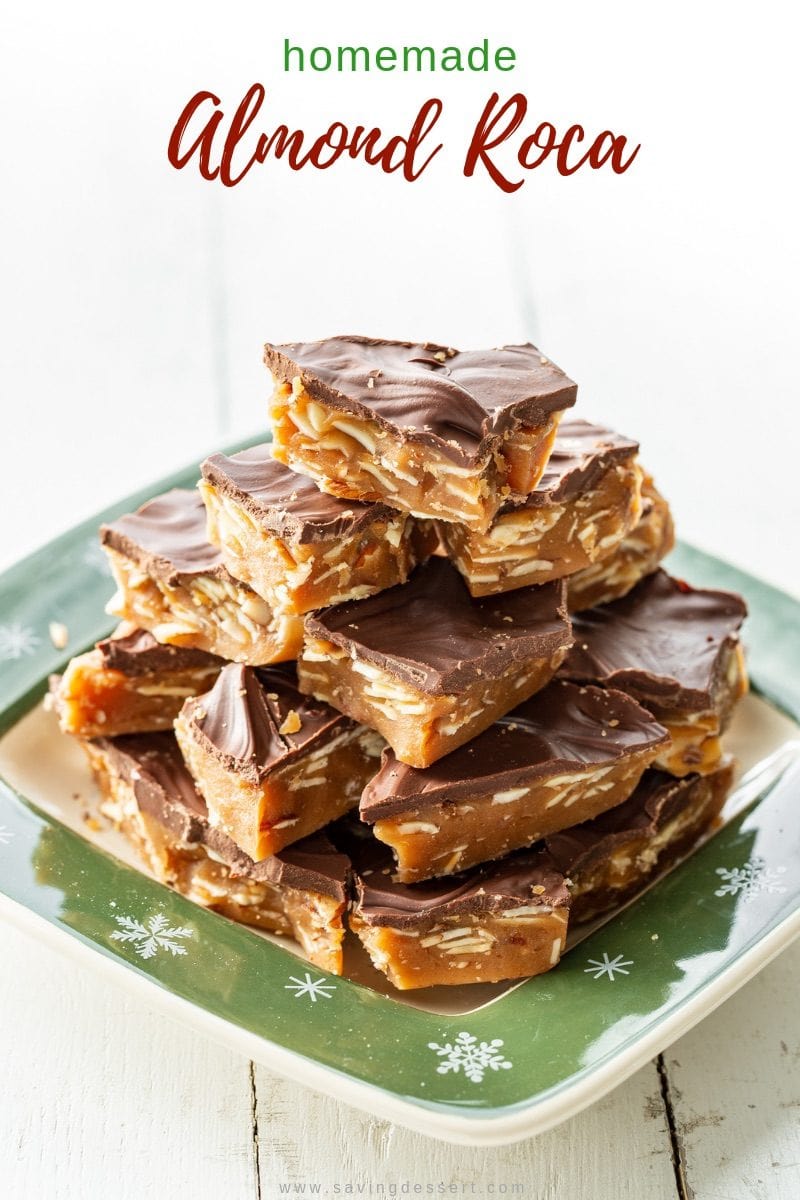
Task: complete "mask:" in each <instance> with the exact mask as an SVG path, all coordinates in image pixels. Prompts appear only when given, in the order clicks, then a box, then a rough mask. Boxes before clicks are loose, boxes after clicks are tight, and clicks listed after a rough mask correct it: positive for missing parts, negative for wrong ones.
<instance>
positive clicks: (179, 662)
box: [97, 629, 225, 676]
mask: <svg viewBox="0 0 800 1200" xmlns="http://www.w3.org/2000/svg"><path fill="white" fill-rule="evenodd" d="M97 649H98V650H99V651H100V653H101V654H102V656H103V665H104V666H106V667H108V669H109V670H111V671H121V672H122V674H123V675H133V676H135V675H149V674H152V673H153V672H157V671H182V670H191V668H193V667H199V668H207V669H209V670H210V669H211V668H212V667H215V666H218V667H221V666H222V665H223V663H224V661H225V660H224V659H222V658H218V657H217V655H216V654H208V653H207V651H205V650H193V649H191V648H190V647H189V646H165V645H162V643H161V642H157V641H156V639H155V638H154V637H153V635H152V633H150V632H149V631H148V630H146V629H134V630H133V631H132V632H131V633H126V634H124V635H123V636H122V637H110V638H104V639H103V640H102V641H101V642H98V643H97Z"/></svg>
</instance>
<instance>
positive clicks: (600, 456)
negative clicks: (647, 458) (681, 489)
mask: <svg viewBox="0 0 800 1200" xmlns="http://www.w3.org/2000/svg"><path fill="white" fill-rule="evenodd" d="M638 450H639V443H638V442H634V441H631V439H630V438H626V437H623V436H622V435H621V434H619V433H615V432H614V431H613V429H606V427H605V426H604V425H591V424H590V423H589V422H588V421H579V420H577V419H576V418H569V417H568V418H566V419H564V420H562V421H561V423H560V424H559V426H558V433H557V434H556V439H555V442H554V444H553V449H552V452H551V454H550V458H549V459H548V462H547V466H546V467H545V469H544V474H543V475H542V478H541V479H540V480H539V483H538V484H537V486H536V488H535V489H534V491H533V492H532V493H531V494H530V496H529V497H528V499H527V500H525V501H523V503H522V504H519V505H515V504H512V503H508V504H504V505H503V507H502V508H501V510H500V513H501V515H502V514H503V513H508V512H513V511H515V510H516V509H517V508H544V507H545V506H546V505H548V504H561V503H562V502H563V501H564V500H571V499H572V498H573V497H575V496H580V495H581V494H582V493H584V492H588V491H591V489H592V488H594V487H596V486H597V484H598V483H599V482H600V480H601V479H602V477H603V476H604V475H605V473H606V471H608V469H609V468H610V467H613V466H616V464H617V463H621V462H625V461H627V460H628V459H630V458H633V457H634V455H636V454H637V453H638Z"/></svg>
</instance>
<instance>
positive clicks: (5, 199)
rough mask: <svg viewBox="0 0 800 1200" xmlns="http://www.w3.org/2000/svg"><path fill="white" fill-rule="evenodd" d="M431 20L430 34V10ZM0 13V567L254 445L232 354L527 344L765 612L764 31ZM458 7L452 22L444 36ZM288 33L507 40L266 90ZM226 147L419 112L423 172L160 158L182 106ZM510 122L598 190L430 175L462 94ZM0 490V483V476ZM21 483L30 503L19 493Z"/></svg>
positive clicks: (775, 331)
mask: <svg viewBox="0 0 800 1200" xmlns="http://www.w3.org/2000/svg"><path fill="white" fill-rule="evenodd" d="M444 8H446V10H447V11H444V12H443V11H441V10H442V9H444ZM521 11H522V6H516V5H509V4H505V5H503V4H496V5H494V6H493V9H492V10H490V9H489V8H488V7H487V6H486V5H485V4H476V3H463V4H461V5H459V6H458V9H456V8H455V6H437V5H435V4H432V3H425V4H423V3H420V2H419V0H413V2H410V3H405V4H403V5H402V9H401V11H399V12H396V11H391V12H389V11H388V10H387V12H386V15H385V16H384V17H381V15H380V10H379V9H378V8H377V7H376V6H374V5H371V4H366V3H349V4H344V5H341V4H340V5H336V6H333V5H330V4H320V3H305V4H304V5H302V6H295V7H294V11H290V10H289V9H287V7H286V6H283V5H275V4H268V3H262V4H254V3H241V2H239V3H236V2H234V3H229V4H227V5H225V6H224V7H223V6H219V5H212V4H209V3H197V2H195V3H191V4H190V3H186V2H183V0H182V2H180V3H172V4H169V5H165V4H154V3H150V2H145V3H142V4H138V5H136V6H127V7H126V8H125V10H124V11H123V10H120V9H119V8H118V7H114V8H111V7H109V6H107V5H101V4H90V3H78V4H69V5H56V4H54V3H48V4H45V5H42V4H26V5H18V6H17V8H16V11H15V12H14V13H13V14H7V15H6V17H5V19H4V25H5V36H4V37H3V39H2V42H3V62H2V70H3V80H4V85H3V88H4V98H3V108H4V116H3V122H4V135H3V159H4V167H5V171H4V174H5V180H6V182H5V184H4V189H3V193H2V206H3V222H2V260H0V277H1V278H2V287H3V300H2V322H1V323H0V324H1V326H2V334H3V343H4V345H3V363H2V375H1V376H0V386H1V387H2V397H3V400H2V402H3V408H4V414H5V420H4V426H3V432H4V435H5V436H4V439H3V440H4V442H5V443H6V447H5V448H6V453H5V454H4V467H3V471H2V473H1V474H2V484H0V487H2V489H3V494H2V497H0V501H2V511H3V513H4V514H8V513H9V512H11V513H13V514H14V519H13V520H11V521H5V520H4V522H3V532H2V544H1V545H0V558H2V560H3V561H10V560H11V559H12V558H14V557H16V556H17V555H18V554H19V553H21V552H23V551H25V550H26V549H28V548H29V547H30V546H31V545H32V544H34V543H36V542H39V541H41V540H43V539H45V538H47V537H49V536H51V535H52V534H53V533H55V532H57V531H59V530H61V529H63V528H65V527H67V526H69V525H70V524H71V523H72V522H73V520H74V519H76V518H77V517H79V516H86V515H89V514H91V512H92V511H94V510H95V509H96V508H98V507H100V506H101V505H103V504H105V503H106V502H108V501H111V500H112V499H114V498H116V497H118V496H119V495H120V494H123V493H125V492H126V491H128V490H131V489H133V488H135V487H138V486H140V485H144V484H146V483H148V482H149V481H151V480H153V479H154V478H157V477H158V476H159V475H160V474H162V473H164V472H166V471H169V470H171V469H173V468H174V467H175V466H177V465H179V464H182V463H184V462H186V461H191V459H192V458H197V457H200V456H202V455H203V454H204V453H205V452H206V451H207V450H208V449H209V448H210V447H212V446H213V445H215V444H216V443H219V442H221V441H226V440H229V439H230V438H233V437H237V436H239V435H240V434H249V433H251V432H254V431H257V430H258V429H259V428H260V427H262V426H263V424H264V414H265V402H266V392H267V380H266V375H265V372H264V369H263V367H262V366H261V344H262V342H263V341H265V340H274V341H277V340H282V339H298V338H312V337H317V336H323V335H325V334H328V333H333V332H362V331H363V332H370V333H375V334H383V335H388V336H401V337H404V336H407V337H419V338H432V339H436V340H441V341H445V342H451V343H453V344H455V345H463V346H473V345H474V346H480V345H491V344H496V343H498V342H501V341H514V340H519V339H524V338H531V339H533V340H534V341H536V342H537V343H538V344H539V345H540V346H541V347H542V348H543V350H544V351H545V352H546V353H547V354H549V355H550V356H552V357H553V358H554V359H555V360H556V361H557V362H558V363H559V364H560V365H562V366H563V367H564V369H565V370H567V371H568V373H569V374H571V375H572V376H573V378H575V379H576V380H577V381H578V382H579V385H580V395H579V411H580V412H581V413H583V414H584V415H586V416H589V417H592V416H596V417H599V418H601V419H604V420H606V421H607V422H609V423H612V424H615V425H616V426H617V427H618V428H620V429H621V430H623V431H624V432H626V433H628V434H632V435H635V436H637V437H638V438H639V439H640V440H641V442H642V445H643V452H642V453H643V457H644V459H645V461H646V462H647V464H648V465H649V466H650V467H651V469H652V470H653V471H654V472H655V474H656V478H657V480H658V482H659V484H660V485H661V487H662V489H663V490H664V491H665V492H666V493H667V494H668V495H669V496H670V498H671V499H672V502H673V504H674V508H675V512H676V515H677V518H678V522H679V528H680V530H681V532H682V533H683V535H684V536H685V537H686V538H687V539H689V540H692V541H694V542H696V543H698V544H700V545H701V546H703V547H704V548H708V549H711V550H713V551H715V552H716V553H718V554H721V555H723V556H725V557H728V558H730V559H732V560H734V561H735V562H737V563H738V564H740V565H743V566H745V567H748V568H749V569H751V570H753V571H754V572H756V573H758V574H761V575H763V576H765V577H767V578H769V579H771V580H773V581H775V582H778V583H780V584H782V585H783V586H785V587H788V588H790V589H793V590H799V589H800V568H798V562H797V555H796V553H795V552H794V546H793V545H792V542H791V539H792V537H793V534H794V526H793V522H792V520H791V516H792V514H794V516H795V517H796V515H797V511H798V510H797V501H796V487H795V479H796V473H797V460H798V453H799V451H798V437H797V435H798V433H799V432H800V420H799V419H798V415H797V392H798V388H797V357H796V353H795V347H794V344H793V343H794V342H795V341H796V338H795V337H793V334H794V330H795V327H796V323H797V317H798V311H799V306H798V278H800V272H799V271H798V240H799V235H798V228H799V225H800V223H798V221H797V219H796V209H797V200H798V196H797V189H796V178H797V175H796V165H795V163H796V160H795V156H794V151H793V146H794V133H793V125H792V124H791V114H792V101H793V100H794V95H793V80H794V78H795V66H796V64H795V62H794V58H793V52H792V46H791V42H792V39H791V37H790V36H789V28H788V26H787V25H786V22H785V13H786V8H785V6H784V5H782V4H779V3H773V2H770V0H768V2H767V3H762V4H761V5H759V6H758V10H757V12H755V11H754V10H753V8H752V6H746V5H744V4H724V5H723V4H715V3H711V4H702V5H698V4H690V3H684V2H680V0H679V2H678V3H675V4H672V5H670V6H669V7H664V8H663V9H660V10H659V9H653V8H652V6H641V5H637V4H634V3H618V2H617V3H611V4H607V5H596V4H592V3H585V2H579V3H573V4H570V5H568V6H565V5H541V4H540V5H534V6H525V12H526V13H527V16H526V17H524V18H523V17H522V16H521V15H520V13H521ZM456 13H457V15H456ZM284 36H289V37H290V38H291V39H292V40H293V41H295V42H296V43H298V44H301V45H304V46H306V47H307V48H310V47H311V46H313V45H317V44H329V45H336V44H337V43H345V44H347V43H356V44H359V43H363V44H367V45H369V46H371V47H373V48H375V47H377V46H379V45H381V44H386V43H388V44H392V45H402V44H403V43H404V42H407V43H412V44H413V43H419V42H429V43H431V44H433V45H435V46H436V45H440V46H441V45H446V44H448V43H451V42H456V43H458V44H460V45H470V44H472V43H473V42H474V41H479V40H480V39H482V38H483V37H484V36H486V37H489V38H490V40H491V42H492V44H493V45H499V44H508V45H511V46H513V47H514V48H515V50H516V51H517V56H518V66H517V68H516V70H514V71H513V72H510V73H507V74H504V75H498V74H497V73H492V74H490V75H476V76H469V75H460V76H452V75H444V74H441V73H439V74H437V75H436V76H434V77H430V76H422V77H418V76H416V75H412V76H403V75H402V74H401V73H395V74H383V75H380V74H377V73H372V74H370V75H368V76H366V75H359V76H339V75H335V74H331V73H328V74H319V75H314V74H310V73H308V72H306V73H305V74H303V75H298V74H293V75H285V74H283V72H282V45H283V38H284ZM255 80H259V81H261V82H263V83H264V84H265V85H266V87H267V89H268V97H267V103H266V105H265V107H264V108H263V109H262V112H261V114H260V116H259V128H267V129H272V128H274V126H275V125H277V124H278V123H279V122H280V121H285V122H287V123H288V124H289V125H290V126H291V127H294V126H295V125H297V126H300V127H302V128H305V129H306V130H307V131H308V132H309V133H316V132H322V131H323V130H324V129H325V128H326V127H327V125H328V124H329V123H330V121H331V120H334V119H340V120H343V121H345V122H351V123H356V122H358V121H361V122H363V123H365V124H367V125H370V124H372V123H376V124H379V125H380V126H381V127H382V128H383V129H384V130H385V131H387V132H388V131H393V132H403V131H406V130H407V129H408V127H409V125H410V122H411V120H412V118H413V115H414V114H415V113H416V111H417V108H418V106H419V104H420V103H421V102H422V101H423V100H424V99H426V98H427V97H428V96H430V95H439V96H441V97H442V98H443V100H444V102H445V112H444V115H443V117H442V120H441V121H440V123H439V126H438V127H437V130H436V132H437V133H441V134H442V136H443V139H444V141H445V143H446V149H445V151H443V152H442V154H440V155H439V157H438V158H437V159H436V160H435V161H434V163H432V165H431V167H430V168H429V169H428V171H427V172H426V173H425V174H424V175H423V177H422V178H421V179H420V180H419V181H418V182H417V183H415V184H408V183H406V182H405V181H403V180H402V179H401V178H399V177H397V176H386V175H384V174H383V173H382V172H379V171H378V170H376V169H375V168H369V167H366V166H365V165H364V164H362V163H360V162H358V163H351V162H347V163H341V164H339V165H337V166H336V167H334V168H333V169H332V170H330V171H327V172H319V171H314V170H312V169H310V168H307V169H306V170H304V171H302V172H300V173H297V174H296V173H293V172H290V171H289V170H288V168H287V167H286V166H285V164H283V163H275V162H270V163H269V164H268V165H266V166H264V167H261V168H256V169H254V170H253V171H252V172H251V173H250V175H249V176H248V177H247V178H246V179H245V180H244V182H243V183H241V184H240V185H239V186H238V187H236V188H234V189H230V190H228V189H224V188H222V187H221V186H220V185H219V184H218V183H206V182H203V181H202V180H201V179H200V178H199V176H198V174H197V172H196V169H195V168H194V167H190V168H187V169H186V170H185V171H183V172H177V171H175V170H174V169H173V168H172V167H171V166H170V165H169V164H168V162H167V158H166V144H167V140H168V136H169V132H170V130H171V128H172V125H173V124H174V121H175V119H176V118H177V115H178V113H179V112H180V110H181V108H182V106H183V105H184V103H185V102H186V100H187V99H188V98H189V96H191V95H192V94H193V93H194V92H195V91H197V90H199V89H201V88H208V89H210V90H212V91H215V92H216V93H217V94H218V95H219V96H220V97H221V98H222V100H223V107H224V108H225V110H226V111H227V112H229V113H230V112H232V110H233V109H234V107H235V106H236V104H237V103H238V101H239V99H240V98H241V96H242V95H243V93H244V91H245V90H246V89H247V87H249V85H250V84H251V83H252V82H253V81H255ZM495 86H496V87H497V88H498V89H499V90H500V92H501V94H503V95H507V94H510V93H511V92H513V91H515V90H521V91H523V92H524V93H525V94H526V95H527V97H528V99H529V102H530V116H529V119H528V121H527V122H526V126H525V129H526V131H527V132H532V130H533V128H534V127H535V125H536V124H538V122H539V121H540V120H550V121H552V122H553V123H555V124H556V125H557V126H558V127H559V128H560V129H563V128H566V126H568V125H569V124H570V123H572V122H574V121H578V122H581V123H583V124H584V125H585V126H586V128H587V130H589V131H597V132H599V131H600V130H602V129H605V128H610V129H613V130H615V131H617V132H622V133H625V134H626V135H628V137H629V138H630V139H631V141H632V142H633V143H635V142H641V144H642V149H641V151H640V153H639V157H638V159H637V161H636V163H635V164H634V166H633V167H632V168H631V169H630V170H629V171H628V172H627V173H626V174H625V175H622V176H615V175H613V174H612V173H611V172H610V170H608V168H606V169H604V170H602V171H599V172H591V171H589V170H588V169H586V168H584V169H583V170H582V171H581V172H579V173H578V174H576V175H574V176H572V177H569V178H561V177H559V176H558V175H557V174H556V172H555V169H554V168H553V167H552V166H550V165H549V164H548V165H546V166H544V167H542V168H540V169H539V170H537V171H533V172H529V173H528V177H527V181H526V183H525V184H524V186H523V187H522V188H521V189H520V191H519V192H517V193H516V194H515V195H513V196H508V195H505V194H503V193H501V192H500V191H499V190H498V189H497V188H496V187H495V185H494V184H492V183H491V182H490V181H489V180H488V178H487V177H485V175H484V176H482V177H478V176H476V177H475V178H473V179H471V180H467V179H465V178H463V176H462V174H461V167H462V161H463V152H464V148H465V146H466V144H467V141H468V135H469V131H470V130H471V128H472V127H473V126H474V124H475V121H476V120H477V117H478V114H479V113H480V111H481V109H482V107H483V104H484V102H485V100H486V99H487V97H488V95H489V93H490V91H491V90H492V88H493V87H495ZM9 468H10V469H9ZM31 484H32V486H31Z"/></svg>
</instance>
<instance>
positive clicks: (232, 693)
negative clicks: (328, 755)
mask: <svg viewBox="0 0 800 1200" xmlns="http://www.w3.org/2000/svg"><path fill="white" fill-rule="evenodd" d="M291 714H296V717H297V719H299V721H300V727H299V729H297V731H296V732H294V733H289V732H287V731H286V730H287V727H288V728H289V729H291V728H292V726H293V725H294V724H296V721H295V720H294V719H293V718H292V716H291ZM181 715H182V717H185V718H186V720H187V721H188V723H189V724H190V725H191V726H192V728H193V731H194V734H195V736H196V737H197V739H198V741H199V742H200V743H201V744H202V746H203V748H204V749H205V751H206V752H207V753H208V754H211V755H213V757H214V758H216V759H218V760H219V761H220V762H221V763H222V764H223V766H224V767H225V768H226V769H227V770H229V771H237V772H239V773H240V774H241V775H243V776H244V777H245V778H247V779H252V780H254V781H257V780H259V779H262V778H263V777H264V776H265V775H266V774H268V772H270V771H273V770H274V769H275V768H276V767H280V766H284V765H285V764H286V763H288V762H289V761H291V760H292V759H293V758H295V757H297V756H298V755H300V754H304V753H306V752H308V751H310V750H311V749H312V748H313V746H314V744H315V743H319V745H324V744H325V743H326V742H328V741H330V740H331V738H334V737H336V736H338V735H339V734H340V733H344V732H345V731H346V730H348V729H352V728H353V727H354V725H355V722H353V721H351V720H350V718H349V717H345V716H342V714H341V713H339V712H337V711H336V710H335V709H334V708H331V707H330V705H328V704H324V703H323V702H322V701H321V700H314V699H313V698H312V697H310V696H304V695H303V693H302V692H300V691H298V689H297V676H296V674H295V671H294V667H293V666H288V665H281V666H276V667H245V666H242V665H241V664H240V663H229V664H228V666H226V667H223V669H222V670H221V671H220V673H219V675H218V676H217V679H216V682H215V683H214V686H213V687H212V689H211V691H210V692H206V693H205V695H203V696H198V697H196V698H194V699H190V700H187V701H186V703H185V705H184V706H183V710H182V714H181Z"/></svg>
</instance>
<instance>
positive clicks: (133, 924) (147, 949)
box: [111, 913, 193, 958]
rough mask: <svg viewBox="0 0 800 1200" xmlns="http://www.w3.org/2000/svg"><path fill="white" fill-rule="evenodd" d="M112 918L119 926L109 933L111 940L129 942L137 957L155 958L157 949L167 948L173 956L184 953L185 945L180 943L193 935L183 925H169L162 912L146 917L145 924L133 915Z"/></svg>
mask: <svg viewBox="0 0 800 1200" xmlns="http://www.w3.org/2000/svg"><path fill="white" fill-rule="evenodd" d="M114 920H115V921H116V922H117V924H118V925H119V926H121V928H120V929H115V930H114V932H113V933H112V934H111V940H112V942H127V943H129V944H130V945H132V946H133V948H134V950H135V951H136V953H137V954H138V955H139V958H155V956H156V955H157V954H158V952H159V950H169V952H170V954H172V955H173V956H175V955H178V954H185V953H186V947H185V946H182V945H181V944H180V943H181V941H182V940H183V939H184V938H190V937H192V936H193V933H192V930H191V929H186V928H184V926H183V925H170V923H169V921H168V920H167V918H166V917H165V916H164V914H163V913H155V914H154V916H152V917H148V918H147V919H146V923H145V924H142V922H141V921H137V920H136V918H135V917H118V916H115V917H114Z"/></svg>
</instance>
